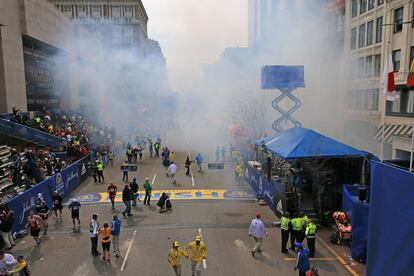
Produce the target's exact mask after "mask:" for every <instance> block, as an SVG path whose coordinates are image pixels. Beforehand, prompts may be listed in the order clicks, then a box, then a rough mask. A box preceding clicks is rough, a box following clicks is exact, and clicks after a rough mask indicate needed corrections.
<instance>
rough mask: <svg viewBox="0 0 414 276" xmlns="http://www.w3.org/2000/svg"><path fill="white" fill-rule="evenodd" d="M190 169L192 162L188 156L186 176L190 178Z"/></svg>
mask: <svg viewBox="0 0 414 276" xmlns="http://www.w3.org/2000/svg"><path fill="white" fill-rule="evenodd" d="M190 168H191V161H190V156H189V155H187V158H186V159H185V169H186V171H185V175H186V176H190Z"/></svg>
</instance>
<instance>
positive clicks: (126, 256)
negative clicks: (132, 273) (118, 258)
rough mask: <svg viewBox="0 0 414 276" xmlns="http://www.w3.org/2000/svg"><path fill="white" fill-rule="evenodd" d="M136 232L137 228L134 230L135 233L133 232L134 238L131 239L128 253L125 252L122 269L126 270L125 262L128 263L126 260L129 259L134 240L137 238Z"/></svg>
mask: <svg viewBox="0 0 414 276" xmlns="http://www.w3.org/2000/svg"><path fill="white" fill-rule="evenodd" d="M136 234H137V230H135V231H134V233H133V234H132V239H131V241H130V242H129V246H128V249H127V252H126V254H125V258H124V261H123V262H122V266H121V271H123V270H124V268H125V264H126V261H127V259H128V255H129V252H130V251H131V247H132V244H133V243H134V240H135V235H136Z"/></svg>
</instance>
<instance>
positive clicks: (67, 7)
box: [62, 5, 72, 12]
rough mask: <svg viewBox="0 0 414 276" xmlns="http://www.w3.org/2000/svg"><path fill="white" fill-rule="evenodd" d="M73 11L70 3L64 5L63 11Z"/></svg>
mask: <svg viewBox="0 0 414 276" xmlns="http://www.w3.org/2000/svg"><path fill="white" fill-rule="evenodd" d="M71 11H72V7H71V6H68V5H64V6H62V12H71Z"/></svg>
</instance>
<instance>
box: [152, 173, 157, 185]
mask: <svg viewBox="0 0 414 276" xmlns="http://www.w3.org/2000/svg"><path fill="white" fill-rule="evenodd" d="M155 178H157V175H156V174H154V177H153V178H152V181H151V185H154V182H155Z"/></svg>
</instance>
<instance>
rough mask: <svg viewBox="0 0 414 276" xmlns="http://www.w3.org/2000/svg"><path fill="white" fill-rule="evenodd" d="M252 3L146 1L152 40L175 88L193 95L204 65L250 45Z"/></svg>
mask: <svg viewBox="0 0 414 276" xmlns="http://www.w3.org/2000/svg"><path fill="white" fill-rule="evenodd" d="M247 2H248V0H197V1H195V0H143V3H144V6H145V10H146V11H147V13H148V17H149V21H148V36H149V38H151V39H155V40H158V41H159V42H160V46H161V49H162V51H163V53H164V55H165V57H166V58H167V69H168V76H169V79H170V83H171V86H172V88H173V89H174V90H175V91H178V92H189V91H188V90H191V87H192V85H193V82H194V80H195V79H196V78H197V76H198V75H199V73H200V69H201V67H200V65H202V64H209V63H214V62H215V61H216V60H217V59H218V58H219V55H220V54H221V53H222V52H223V50H224V49H225V48H226V47H244V46H246V45H247V20H248V18H247V15H248V13H247V5H248V3H247Z"/></svg>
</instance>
